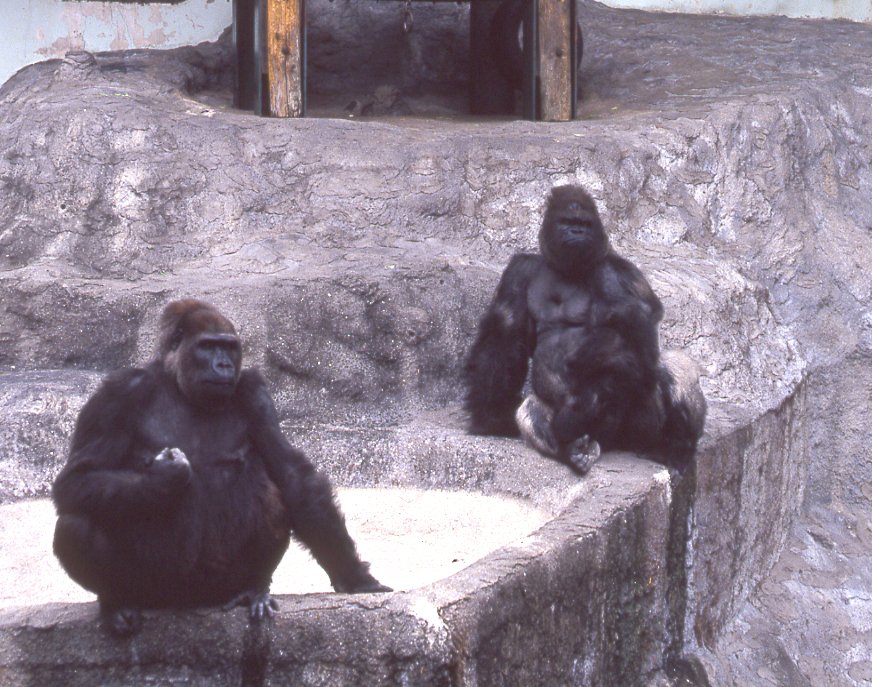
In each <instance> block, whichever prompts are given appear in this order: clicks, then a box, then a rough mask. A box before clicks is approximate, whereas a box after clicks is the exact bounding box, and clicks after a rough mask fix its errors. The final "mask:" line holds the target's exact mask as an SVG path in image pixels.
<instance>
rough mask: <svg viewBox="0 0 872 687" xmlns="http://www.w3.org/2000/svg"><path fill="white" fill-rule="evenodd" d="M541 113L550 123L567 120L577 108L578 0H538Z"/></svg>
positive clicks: (542, 117) (539, 114)
mask: <svg viewBox="0 0 872 687" xmlns="http://www.w3.org/2000/svg"><path fill="white" fill-rule="evenodd" d="M538 5H539V16H538V22H537V23H538V29H539V41H538V43H539V45H538V54H539V112H538V118H539V119H542V120H544V121H547V122H566V121H569V120H570V119H573V118H574V117H575V110H576V102H575V101H576V98H577V93H576V80H577V56H576V52H575V51H576V36H575V32H576V30H577V29H576V27H577V23H576V18H575V0H538Z"/></svg>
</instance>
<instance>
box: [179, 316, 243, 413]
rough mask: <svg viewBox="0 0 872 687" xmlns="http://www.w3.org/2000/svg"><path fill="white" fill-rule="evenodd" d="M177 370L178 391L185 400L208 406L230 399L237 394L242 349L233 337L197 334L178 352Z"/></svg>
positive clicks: (228, 335)
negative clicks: (182, 394)
mask: <svg viewBox="0 0 872 687" xmlns="http://www.w3.org/2000/svg"><path fill="white" fill-rule="evenodd" d="M179 360H180V362H181V367H180V369H179V370H177V373H176V374H177V380H178V384H179V388H180V389H181V390H182V393H184V394H185V397H186V398H188V400H190V401H192V402H194V403H196V404H198V405H209V404H212V403H215V402H220V401H223V400H225V399H227V398H230V397H231V396H232V395H233V393H234V391H236V383H237V382H238V381H239V373H240V370H241V363H242V348H241V346H240V344H239V339H238V338H237V337H236V335H234V334H227V333H224V334H218V333H216V334H200V335H199V336H197V337H195V338H194V339H193V340H192V341H190V342H189V343H188V344H187V345H186V346H185V348H184V349H183V350H182V351H181V355H180V357H179Z"/></svg>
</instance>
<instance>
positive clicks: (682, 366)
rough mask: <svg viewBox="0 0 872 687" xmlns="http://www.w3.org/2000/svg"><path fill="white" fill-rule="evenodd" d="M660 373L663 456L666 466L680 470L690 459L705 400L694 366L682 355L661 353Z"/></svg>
mask: <svg viewBox="0 0 872 687" xmlns="http://www.w3.org/2000/svg"><path fill="white" fill-rule="evenodd" d="M660 360H661V365H660V373H661V379H663V382H662V383H661V385H660V386H661V389H662V398H663V405H664V407H665V409H666V420H665V423H664V427H663V453H664V461H665V462H666V464H667V465H672V466H674V467H678V468H682V469H683V468H684V467H685V466H686V465H687V463H688V462H689V461H690V460H692V459H693V455H694V453H695V451H696V445H697V442H698V441H699V438H700V437H701V436H702V432H703V428H704V426H705V416H706V410H707V407H706V400H705V396H703V393H702V388H701V387H700V385H699V376H700V370H699V366H698V365H697V364H696V362H695V361H694V360H693V359H692V358H691V357H690V356H688V355H687V354H685V353H683V352H682V351H664V352H663V354H662V356H661V359H660Z"/></svg>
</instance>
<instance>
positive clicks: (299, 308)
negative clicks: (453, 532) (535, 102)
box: [0, 0, 872, 687]
mask: <svg viewBox="0 0 872 687" xmlns="http://www.w3.org/2000/svg"><path fill="white" fill-rule="evenodd" d="M417 4H418V5H421V9H420V10H418V9H416V23H415V26H416V31H414V32H413V33H412V34H403V32H402V29H401V26H400V23H399V21H398V20H397V16H398V13H397V12H396V7H393V8H392V9H393V11H392V9H391V8H386V7H385V5H395V3H379V2H373V3H367V2H355V3H351V2H339V1H336V2H328V1H327V0H324V1H323V2H317V1H315V0H310V3H309V7H310V9H309V20H310V31H312V32H314V33H318V32H322V34H323V35H322V38H323V40H319V41H313V42H312V43H311V44H312V45H313V46H314V45H321V46H323V50H322V51H321V52H320V53H316V54H313V55H312V56H311V58H310V75H309V78H310V87H311V89H312V91H311V93H310V102H311V103H312V106H313V110H317V114H318V115H319V116H318V117H317V118H309V119H304V120H283V121H278V120H268V119H262V118H258V117H254V116H252V115H249V114H246V113H244V112H241V111H239V110H235V109H233V108H232V106H231V105H230V101H231V97H230V89H229V82H228V78H227V77H228V69H229V59H230V57H229V54H230V53H229V44H228V43H227V42H226V41H223V42H219V43H217V44H207V45H203V46H198V47H197V48H189V49H180V50H175V51H169V52H143V51H135V52H129V53H109V54H101V55H96V56H90V55H86V54H75V55H70V56H68V58H67V59H66V60H60V61H51V62H46V63H42V64H39V65H34V66H32V67H28V68H26V69H24V70H22V71H21V72H19V73H18V74H17V75H15V76H14V77H13V78H12V79H10V80H9V81H8V82H7V83H6V84H5V85H4V86H3V87H2V89H0V151H2V152H0V220H2V221H0V294H2V306H0V366H2V370H3V374H0V496H2V499H3V502H4V503H5V504H12V505H11V506H4V508H6V507H15V506H18V507H23V506H20V505H19V503H18V502H21V501H22V500H24V499H40V498H45V496H46V494H47V488H48V485H49V484H50V482H51V479H52V478H53V476H54V474H55V473H56V472H57V470H58V469H59V467H60V465H61V464H62V461H63V459H64V455H65V450H66V443H67V441H68V437H69V433H70V430H71V428H72V423H73V421H74V419H75V416H76V413H77V411H78V409H79V407H80V406H81V404H82V402H83V401H84V399H85V398H86V397H87V395H88V394H89V393H90V392H91V391H92V390H93V389H94V388H95V385H96V384H97V382H98V380H99V378H100V377H101V376H102V375H103V374H104V373H105V372H106V371H108V370H110V369H113V368H115V367H117V366H121V365H129V364H134V363H139V362H143V361H145V360H147V359H148V358H149V356H150V355H151V352H152V350H153V346H154V331H155V329H154V325H155V321H156V319H157V316H158V314H159V312H160V310H161V308H162V307H163V305H164V304H165V303H166V302H167V301H168V300H170V299H172V298H175V297H180V296H195V297H201V298H205V299H208V300H211V301H213V302H214V303H215V304H216V305H218V306H219V307H220V308H221V309H222V310H223V311H225V312H226V313H227V315H228V316H229V317H230V318H231V319H233V320H234V321H235V322H236V323H237V325H238V327H239V330H240V332H241V334H242V336H243V338H244V339H245V342H246V345H245V354H246V356H247V360H248V361H249V363H250V364H255V365H258V366H260V367H261V368H262V369H263V371H264V373H265V376H266V377H267V380H268V382H269V384H270V387H271V389H272V390H273V392H274V394H275V396H276V400H277V404H278V407H279V412H280V414H281V416H282V419H283V426H284V428H285V429H286V431H287V433H288V435H289V437H290V438H291V440H292V441H293V443H295V444H296V445H298V446H300V447H301V448H303V449H304V450H305V451H306V452H307V453H308V454H309V455H310V456H311V457H312V458H313V460H314V461H315V462H317V463H318V465H319V466H320V467H322V468H323V469H324V470H326V471H327V472H328V473H329V474H330V475H331V477H332V478H333V479H334V480H335V481H336V483H337V484H338V485H340V487H341V488H348V489H360V488H366V489H392V490H404V489H428V490H429V489H443V490H454V491H461V492H468V493H470V494H476V495H483V496H484V497H506V496H508V497H511V498H519V499H521V501H522V502H523V503H524V504H526V506H527V507H530V508H533V509H535V510H538V511H540V512H545V513H547V514H548V518H549V519H548V521H547V522H545V524H543V525H542V526H541V527H539V528H538V529H535V530H533V531H532V533H530V534H529V535H527V536H526V537H525V536H524V535H523V534H521V531H520V530H519V531H518V534H519V535H520V538H511V537H509V538H506V539H505V540H501V541H505V542H509V543H507V544H502V543H501V544H499V545H497V544H494V546H496V547H497V548H495V549H493V550H491V551H490V553H487V554H482V556H483V557H481V558H479V559H478V560H476V561H474V562H472V563H471V564H470V565H469V566H468V567H465V568H464V569H463V570H460V571H458V572H455V573H453V574H450V575H448V576H447V577H443V578H441V579H439V580H437V581H433V582H428V583H426V584H424V586H422V587H415V588H412V589H410V590H406V591H399V592H396V593H394V594H389V595H384V596H365V597H350V596H344V595H334V594H304V595H300V596H294V595H285V596H283V597H282V598H281V602H282V610H281V613H280V615H279V617H278V618H277V620H276V622H275V623H274V625H273V626H271V627H270V628H269V629H266V630H263V631H258V630H256V629H251V628H249V627H248V626H247V622H246V621H245V619H244V617H243V616H244V614H243V613H242V612H241V611H240V612H238V613H230V614H222V613H219V612H217V611H213V610H203V611H198V612H195V613H181V612H180V613H156V614H151V615H149V617H148V618H147V623H146V629H145V631H144V632H143V634H142V635H141V636H140V637H138V638H136V639H134V640H131V641H130V642H121V643H119V642H115V641H113V640H110V639H108V638H106V637H104V636H103V635H102V634H101V633H100V631H99V629H98V627H97V623H96V622H95V620H94V606H93V604H90V603H72V602H63V603H54V602H52V603H41V602H40V603H37V602H36V601H34V602H33V603H29V602H28V600H27V598H26V594H25V593H23V594H22V597H23V598H22V599H21V603H17V604H16V603H12V602H10V603H9V604H8V606H6V610H3V611H0V684H3V685H5V684H11V685H20V684H40V685H52V684H64V685H65V686H69V685H74V684H95V683H100V684H131V683H134V684H148V683H150V682H161V681H164V682H170V681H173V682H178V683H180V684H191V685H196V684H240V682H241V683H242V684H252V685H254V684H308V685H335V684H372V685H379V684H385V685H393V684H404V683H409V684H447V685H476V684H478V685H489V684H518V685H523V684H537V683H539V684H555V685H559V684H593V685H621V686H624V685H637V684H638V685H657V686H658V687H661V686H662V685H667V684H675V685H677V684H688V682H689V683H691V684H696V685H704V684H706V682H708V683H709V684H712V685H732V684H743V685H745V684H754V685H758V684H759V685H770V684H771V685H781V684H810V685H824V684H847V685H861V684H863V683H864V681H866V680H868V679H869V676H870V672H872V653H870V650H869V648H868V647H869V646H870V645H872V642H870V638H869V629H868V628H869V623H868V619H869V617H870V614H872V613H870V604H872V602H870V599H872V594H870V589H872V581H870V573H869V571H870V570H872V566H870V565H869V558H870V551H872V531H870V529H869V522H870V517H869V514H870V511H872V508H870V499H872V493H870V490H869V487H868V485H869V484H870V482H872V468H870V465H872V457H870V449H869V443H868V436H869V421H868V408H869V406H870V401H872V399H870V395H872V391H870V390H872V371H870V370H872V367H870V364H869V362H870V361H869V358H870V355H872V313H870V310H869V303H870V302H872V277H870V272H869V269H868V265H869V264H870V262H872V235H870V228H872V171H870V164H872V163H870V161H872V139H870V136H869V132H870V131H872V65H870V63H869V60H868V56H869V55H870V54H872V28H870V27H869V26H864V25H858V24H851V23H848V22H827V21H801V20H786V19H778V18H757V19H737V18H726V17H691V16H682V15H665V14H651V13H642V12H635V11H618V10H610V9H607V8H605V7H603V6H601V5H598V4H596V3H593V2H587V1H584V2H581V3H580V5H579V8H580V15H581V20H582V24H583V27H584V31H585V58H584V62H583V64H582V69H581V84H580V90H581V98H582V99H581V101H580V103H579V107H580V113H581V117H580V119H578V120H576V121H574V122H570V123H563V124H543V123H532V122H526V121H516V120H513V119H508V118H503V119H492V118H473V117H470V116H469V115H467V114H466V113H465V112H464V111H463V110H462V106H463V98H462V97H461V96H459V95H458V94H465V92H466V91H465V78H466V76H465V75H466V74H468V71H469V69H470V68H471V67H470V65H469V64H468V60H467V53H466V52H465V49H463V45H464V34H463V31H464V28H463V27H464V26H465V25H466V21H465V20H466V17H465V15H464V12H465V11H466V10H465V8H463V7H460V6H457V5H454V4H453V3H436V6H429V5H427V4H426V3H417ZM331 32H333V33H335V34H336V35H337V36H338V37H341V40H338V41H337V44H341V45H342V46H345V47H344V48H343V50H333V49H332V47H331V46H333V45H334V44H332V43H330V41H329V40H327V39H328V38H329V37H330V36H331V35H333V34H331ZM397 55H402V56H404V59H402V60H398V59H396V56H397ZM392 56H393V58H392ZM472 68H474V65H472ZM386 93H387V94H389V95H388V96H385V94H386ZM352 100H354V101H356V102H357V103H358V105H359V104H360V103H369V104H371V105H372V107H370V108H369V110H368V111H369V112H372V113H373V114H374V116H371V117H361V116H360V114H361V113H362V112H363V111H364V109H365V108H360V107H357V106H352V107H350V108H349V107H348V106H349V105H351V101H352ZM399 112H402V113H403V114H401V115H399V114H396V113H399ZM391 113H395V114H391ZM349 114H353V115H354V116H353V117H349ZM567 182H573V183H582V184H584V185H586V186H587V187H588V188H589V189H590V190H591V192H592V194H593V195H594V197H595V198H596V200H597V202H598V204H599V207H600V210H601V214H602V216H603V219H604V221H605V224H606V227H607V229H608V230H609V232H610V234H611V236H612V239H613V243H614V245H615V247H616V248H617V250H618V251H619V252H621V253H622V254H623V255H625V256H627V257H629V258H630V259H632V260H633V261H634V262H636V263H637V264H639V266H640V267H641V268H642V269H643V271H644V272H645V273H646V275H647V276H648V278H649V280H650V281H651V283H652V285H653V286H654V288H655V290H656V291H657V293H658V294H659V295H660V296H661V298H662V300H663V301H664V305H665V307H666V316H665V319H664V322H663V325H662V328H661V339H662V342H663V345H664V347H679V348H684V349H686V350H688V352H689V353H690V354H691V355H692V356H694V357H695V358H696V359H697V360H699V361H700V363H701V364H702V366H703V368H704V369H705V374H706V376H705V378H704V380H703V384H704V390H705V392H706V395H707V397H708V399H709V402H710V414H709V420H708V424H707V429H706V436H705V437H704V440H703V443H702V445H701V447H700V451H699V456H698V468H697V471H696V474H695V475H691V476H689V477H688V478H686V479H684V480H680V479H676V478H675V476H673V477H672V479H667V478H668V475H666V473H665V472H664V471H663V470H662V469H660V468H658V467H657V466H655V465H653V464H651V463H649V462H647V461H645V460H643V459H641V458H639V457H632V456H627V455H614V456H609V457H607V458H606V459H604V460H603V462H602V463H601V464H599V465H597V466H596V467H595V469H594V471H593V472H592V474H591V475H590V476H589V477H587V478H585V479H584V480H580V481H579V480H577V479H576V478H574V477H572V476H571V475H569V474H567V473H566V472H565V471H562V470H561V469H560V466H557V465H555V464H552V463H550V462H548V461H543V460H542V459H540V458H538V457H537V456H535V455H533V454H531V453H530V452H529V451H527V450H526V449H525V448H523V447H522V446H521V445H520V443H518V442H513V441H509V440H496V439H483V438H473V437H469V436H467V435H466V434H465V433H464V432H463V429H462V417H461V414H460V411H459V402H460V397H461V393H462V392H461V389H460V371H461V360H462V357H463V355H464V352H465V351H466V349H467V347H468V345H469V342H470V340H471V337H472V335H473V331H474V328H475V324H476V321H477V319H478V317H479V315H480V314H481V312H482V311H483V309H484V307H485V304H486V303H487V301H488V299H489V298H490V295H491V293H492V291H493V289H494V286H495V284H496V281H497V279H498V277H499V273H500V271H501V270H502V268H503V266H504V265H505V264H506V262H507V261H508V259H509V257H510V256H511V254H512V253H513V252H515V251H518V250H533V249H535V246H536V232H537V229H538V224H539V222H540V218H541V212H542V205H543V200H544V198H545V195H546V194H547V192H548V189H550V188H551V187H552V186H553V185H556V184H560V183H567ZM34 507H35V508H38V507H39V506H34ZM391 522H393V523H394V525H393V526H394V527H395V529H396V531H398V532H399V531H406V530H408V531H410V532H411V531H414V526H413V525H412V524H411V521H409V520H407V519H404V517H403V516H401V515H399V514H398V517H397V519H395V520H389V524H390V523H391ZM523 532H524V534H526V533H527V532H530V530H526V529H525V530H523ZM518 541H520V542H521V543H520V544H518ZM3 553H4V561H6V560H9V558H8V554H7V552H6V551H5V550H4V552H3ZM15 555H16V556H18V555H19V554H18V553H17V552H16V554H15ZM44 555H45V556H50V553H49V552H48V551H45V552H44ZM364 555H366V552H364ZM446 574H447V573H446ZM385 582H387V583H389V584H390V583H391V580H389V579H385ZM22 592H24V590H22ZM821 599H826V600H827V601H829V602H830V603H828V604H826V605H825V606H823V608H824V610H821V608H822V606H821V603H820V601H821ZM773 619H776V620H777V621H778V622H777V627H776V626H774V625H773V623H775V620H773ZM833 637H836V638H837V640H833V639H832V638H833ZM76 680H78V681H79V682H76ZM682 680H684V682H681V681H682Z"/></svg>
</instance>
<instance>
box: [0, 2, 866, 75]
mask: <svg viewBox="0 0 872 687" xmlns="http://www.w3.org/2000/svg"><path fill="white" fill-rule="evenodd" d="M337 1H338V0H337ZM342 1H344V2H353V1H354V0H342ZM0 4H2V6H3V7H2V9H3V23H4V26H3V29H4V31H3V34H4V39H5V40H4V42H3V44H2V45H0V83H2V82H4V81H5V80H6V79H8V78H9V77H10V76H11V75H12V74H13V73H15V71H17V70H18V69H20V68H21V67H23V66H24V65H26V64H30V63H31V62H36V61H39V60H43V59H48V58H52V57H63V56H64V54H65V53H66V52H67V51H68V50H90V51H94V52H96V51H100V50H124V49H128V48H150V47H154V48H175V47H178V46H180V45H190V44H196V43H200V42H202V41H205V40H214V39H215V38H217V37H218V36H219V35H220V34H221V32H222V31H223V30H224V29H225V28H226V27H227V26H229V25H230V22H231V17H232V7H231V0H168V1H165V2H159V3H156V2H155V0H115V1H114V2H106V1H103V0H0ZM605 4H607V5H611V6H612V7H635V8H639V9H649V10H665V11H672V12H700V13H712V12H721V13H728V14H784V15H787V16H792V17H827V18H844V19H852V20H854V21H865V22H872V0H607V1H606V2H605Z"/></svg>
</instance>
